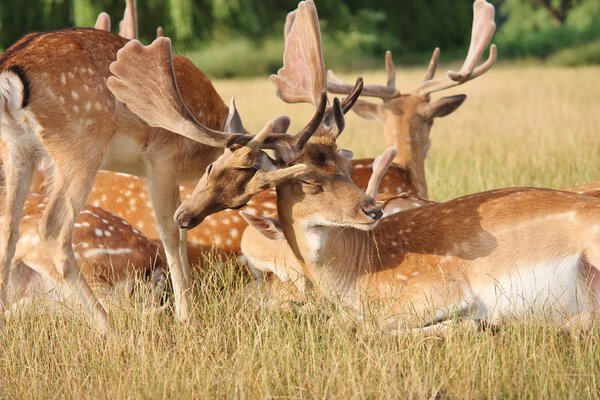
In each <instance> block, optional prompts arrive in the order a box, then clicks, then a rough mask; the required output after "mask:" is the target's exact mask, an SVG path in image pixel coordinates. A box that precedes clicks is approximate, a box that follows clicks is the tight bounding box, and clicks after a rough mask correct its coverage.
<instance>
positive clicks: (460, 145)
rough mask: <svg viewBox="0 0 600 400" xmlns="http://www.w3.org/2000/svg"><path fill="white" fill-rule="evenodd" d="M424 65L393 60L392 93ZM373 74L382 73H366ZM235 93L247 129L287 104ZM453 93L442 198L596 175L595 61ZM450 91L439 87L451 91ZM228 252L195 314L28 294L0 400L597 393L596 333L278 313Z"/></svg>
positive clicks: (434, 175) (303, 309) (3, 359)
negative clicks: (397, 326) (100, 316)
mask: <svg viewBox="0 0 600 400" xmlns="http://www.w3.org/2000/svg"><path fill="white" fill-rule="evenodd" d="M423 73H424V71H421V70H409V71H401V72H400V74H399V76H398V82H399V85H400V86H399V88H400V90H404V91H408V90H410V89H412V88H414V87H415V86H416V85H417V84H418V82H419V80H420V78H421V76H422V75H423ZM365 77H366V81H367V83H371V82H372V83H380V82H383V79H384V76H383V75H381V74H371V73H367V74H365ZM215 85H216V87H217V89H218V90H219V92H220V93H222V94H223V96H224V97H225V98H227V97H228V96H229V95H231V94H236V96H237V103H238V107H239V109H240V112H241V113H242V117H245V118H244V122H245V124H246V126H247V127H248V128H249V129H251V130H256V129H258V128H259V127H260V126H261V125H262V124H263V123H264V122H265V121H266V120H267V119H268V118H271V117H274V116H276V115H278V114H282V113H288V114H290V115H291V116H292V118H293V126H292V130H295V129H299V128H300V127H301V126H302V125H303V123H304V122H306V121H307V119H308V117H309V116H310V115H311V112H312V110H311V108H310V107H308V106H300V105H298V106H296V105H284V104H282V103H281V102H280V101H279V100H277V99H276V98H275V97H274V95H273V88H272V87H271V86H270V84H269V83H268V82H267V81H266V79H262V80H250V81H240V80H236V81H218V82H216V83H215ZM451 92H453V93H457V92H465V93H467V94H468V96H469V97H468V99H467V101H466V103H465V104H464V105H463V106H462V107H461V109H459V110H458V111H457V112H456V113H455V114H453V115H451V116H448V117H446V118H445V119H444V120H438V121H436V123H435V124H434V127H433V129H432V140H433V144H432V149H431V151H430V156H429V160H428V162H427V173H428V180H429V184H430V189H431V193H432V196H433V197H434V198H435V199H437V200H444V199H449V198H452V197H456V196H459V195H462V194H466V193H471V192H476V191H481V190H485V189H490V188H495V187H503V186H511V185H535V186H549V187H555V188H560V187H565V186H568V185H574V184H579V183H583V182H586V181H590V180H593V179H596V180H598V179H600V160H599V158H598V157H599V155H600V130H599V129H600V128H599V127H600V112H599V111H600V69H599V68H581V69H542V68H524V69H523V68H521V69H516V68H512V67H504V68H495V69H494V70H492V71H491V72H490V73H489V74H487V75H486V76H484V77H482V78H479V79H478V81H475V82H471V83H468V84H466V85H465V86H464V88H457V89H454V90H452V91H451ZM449 94H450V93H443V95H449ZM347 126H348V128H347V132H345V133H344V135H343V139H342V140H341V143H342V145H343V146H346V147H348V148H350V149H352V150H353V151H354V152H355V154H356V155H357V156H358V157H364V156H373V155H375V154H377V152H379V151H380V150H382V149H383V148H384V144H383V143H382V142H381V141H380V138H382V135H381V134H380V132H381V131H380V128H379V126H378V125H377V123H376V122H372V121H363V120H360V119H358V118H357V117H355V116H350V117H349V118H348V124H347ZM249 280H250V277H249V274H248V273H247V272H246V270H245V269H244V267H243V266H241V265H239V264H238V263H237V261H235V260H233V259H230V260H225V261H224V262H223V261H219V260H217V259H214V258H208V259H207V261H206V262H205V265H204V266H203V268H202V269H199V270H198V271H197V276H196V279H195V285H194V296H193V297H194V311H193V316H194V318H193V320H192V321H191V323H190V324H187V325H181V324H178V323H176V322H175V321H174V318H173V315H172V312H171V310H167V311H166V312H162V313H156V314H153V313H147V312H144V309H143V304H144V302H143V301H142V299H139V298H135V297H134V298H133V299H130V300H125V301H121V302H114V303H112V305H111V307H110V311H111V319H112V321H113V325H114V333H113V334H111V335H109V336H108V337H106V338H102V337H100V336H98V335H97V334H96V333H94V331H93V330H92V329H91V328H90V327H89V324H88V322H87V320H86V319H85V318H84V317H83V314H82V312H81V310H79V309H78V308H76V307H73V308H72V309H67V308H66V307H58V308H57V307H54V306H53V305H52V304H47V303H43V302H36V303H35V304H34V306H33V307H31V309H29V310H28V311H27V312H23V313H16V314H13V315H12V316H11V319H10V320H9V323H8V326H7V329H6V331H5V332H1V333H0V397H2V398H94V399H111V400H114V399H121V398H133V399H137V398H140V399H146V398H207V397H211V398H557V399H563V398H573V399H580V398H597V396H598V395H597V393H598V391H599V390H600V381H599V379H600V348H599V345H600V333H599V332H598V331H597V330H594V331H591V332H587V333H581V334H573V335H571V334H568V333H565V332H563V331H561V330H559V329H558V328H556V327H554V326H548V325H544V324H542V323H540V322H531V321H512V322H508V323H507V324H506V325H504V326H502V327H501V328H499V329H494V330H492V329H488V330H482V331H473V330H466V329H465V330H462V329H457V330H455V331H454V332H452V333H450V334H448V335H447V336H444V337H433V336H427V335H421V334H415V335H407V336H402V337H398V338H395V337H389V336H385V335H383V334H381V333H380V332H379V331H378V330H377V329H375V328H374V327H373V326H371V324H369V323H368V322H367V323H362V324H357V323H355V322H353V321H351V320H349V319H347V318H345V317H344V313H343V312H341V311H342V310H339V309H337V308H336V307H337V306H336V305H335V304H330V303H327V302H324V301H322V300H320V299H318V298H316V299H310V300H309V301H308V303H307V304H306V305H303V306H298V307H292V308H289V309H284V310H273V309H270V308H268V307H266V306H265V304H264V302H263V301H262V300H261V298H260V297H256V298H250V299H247V298H246V297H245V296H244V290H243V288H244V285H245V284H246V283H247V282H248V281H249Z"/></svg>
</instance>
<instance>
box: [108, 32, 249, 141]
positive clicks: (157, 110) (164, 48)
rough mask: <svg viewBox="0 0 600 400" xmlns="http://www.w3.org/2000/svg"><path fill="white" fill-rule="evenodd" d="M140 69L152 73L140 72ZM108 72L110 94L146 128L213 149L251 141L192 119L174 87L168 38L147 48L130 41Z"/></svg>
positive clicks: (120, 51) (245, 137)
mask: <svg viewBox="0 0 600 400" xmlns="http://www.w3.org/2000/svg"><path fill="white" fill-rule="evenodd" d="M142 68H143V70H144V71H145V70H151V71H153V73H152V74H146V73H143V71H142ZM110 71H111V72H112V73H113V74H114V76H111V77H109V78H108V79H107V80H106V84H107V86H108V88H109V89H110V91H111V92H112V93H113V94H114V95H115V97H116V98H117V99H118V100H119V101H121V102H122V103H124V104H125V105H127V107H128V108H129V109H130V110H131V111H132V112H133V113H135V114H137V116H138V117H140V118H141V119H143V120H144V121H146V123H147V124H148V125H151V126H154V127H159V128H164V129H167V130H169V131H171V132H174V133H177V134H180V135H182V136H185V137H187V138H189V139H192V140H195V141H197V142H200V143H203V144H206V145H208V146H213V147H225V146H229V145H231V144H232V143H241V144H246V143H247V142H248V141H249V140H250V137H248V135H244V134H237V133H236V134H233V133H227V132H221V131H217V130H213V129H210V128H208V127H205V126H204V125H202V124H200V123H199V122H198V121H197V120H196V118H194V116H193V115H192V113H191V112H190V111H189V109H188V108H187V107H186V105H185V104H184V102H183V100H182V98H181V95H180V93H179V89H178V88H177V81H176V79H175V73H174V71H173V57H172V53H171V40H170V39H169V38H165V37H162V38H158V39H155V40H154V42H152V44H150V45H149V46H143V45H142V44H141V43H140V42H139V41H138V40H131V41H130V42H129V43H127V44H126V45H125V46H123V47H122V48H121V49H120V50H119V51H118V52H117V59H116V61H114V62H113V63H112V64H111V65H110Z"/></svg>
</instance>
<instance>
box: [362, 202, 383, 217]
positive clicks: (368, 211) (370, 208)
mask: <svg viewBox="0 0 600 400" xmlns="http://www.w3.org/2000/svg"><path fill="white" fill-rule="evenodd" d="M361 208H362V210H363V212H364V213H365V215H366V216H367V217H369V218H371V219H372V220H373V221H377V220H378V219H380V218H381V217H382V216H383V210H382V209H381V205H380V204H377V203H375V202H373V203H368V204H364V205H362V206H361Z"/></svg>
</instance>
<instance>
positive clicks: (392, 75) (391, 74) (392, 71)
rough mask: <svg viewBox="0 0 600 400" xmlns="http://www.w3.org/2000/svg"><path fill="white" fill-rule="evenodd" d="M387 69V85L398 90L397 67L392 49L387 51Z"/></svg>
mask: <svg viewBox="0 0 600 400" xmlns="http://www.w3.org/2000/svg"><path fill="white" fill-rule="evenodd" d="M385 71H386V72H387V85H386V86H387V87H389V88H390V89H394V90H396V68H395V67H394V60H393V59H392V52H391V51H390V50H388V51H386V52H385Z"/></svg>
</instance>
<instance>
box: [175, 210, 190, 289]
mask: <svg viewBox="0 0 600 400" xmlns="http://www.w3.org/2000/svg"><path fill="white" fill-rule="evenodd" d="M179 203H180V200H177V204H179ZM173 214H175V211H173ZM179 257H180V258H181V262H182V263H183V264H182V265H183V274H184V275H185V279H187V280H188V282H191V277H190V272H191V267H190V259H189V257H188V252H187V231H186V230H185V229H179Z"/></svg>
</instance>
